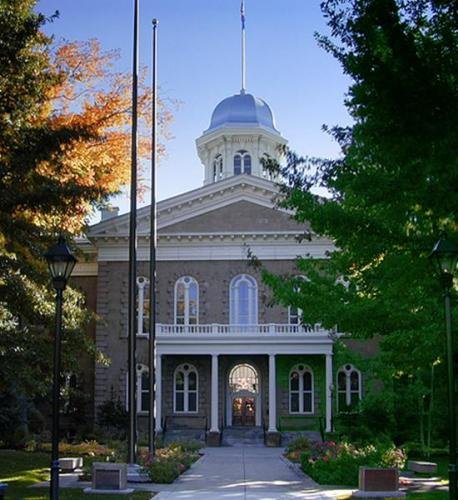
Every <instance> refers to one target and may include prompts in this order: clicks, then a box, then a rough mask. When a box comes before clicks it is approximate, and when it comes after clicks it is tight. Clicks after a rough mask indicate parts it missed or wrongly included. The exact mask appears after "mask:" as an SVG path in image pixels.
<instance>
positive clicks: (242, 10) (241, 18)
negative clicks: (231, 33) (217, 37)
mask: <svg viewBox="0 0 458 500" xmlns="http://www.w3.org/2000/svg"><path fill="white" fill-rule="evenodd" d="M240 20H241V21H242V89H241V91H240V93H241V94H244V93H245V85H246V81H245V79H246V66H245V2H244V0H242V2H241V4H240Z"/></svg>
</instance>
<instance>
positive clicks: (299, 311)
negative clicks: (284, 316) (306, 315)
mask: <svg viewBox="0 0 458 500" xmlns="http://www.w3.org/2000/svg"><path fill="white" fill-rule="evenodd" d="M293 311H296V312H295V313H294V314H293ZM293 319H294V321H293ZM288 324H289V325H301V324H302V309H299V308H298V307H294V306H288Z"/></svg>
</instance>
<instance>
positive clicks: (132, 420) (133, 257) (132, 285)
mask: <svg viewBox="0 0 458 500" xmlns="http://www.w3.org/2000/svg"><path fill="white" fill-rule="evenodd" d="M138 2H139V0H134V36H133V64H132V145H131V153H132V155H131V172H130V217H129V314H128V323H129V327H128V360H127V363H128V388H129V405H128V406H129V429H128V437H127V446H128V450H127V461H128V462H129V463H130V464H134V463H135V462H136V459H137V457H136V455H137V390H136V389H137V388H136V366H135V364H136V359H135V348H136V345H135V344H136V333H137V332H136V331H135V327H136V321H135V319H136V318H135V316H136V307H135V302H136V301H135V298H136V280H137V136H138V133H137V94H138Z"/></svg>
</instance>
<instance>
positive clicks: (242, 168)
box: [232, 149, 253, 175]
mask: <svg viewBox="0 0 458 500" xmlns="http://www.w3.org/2000/svg"><path fill="white" fill-rule="evenodd" d="M236 156H240V174H247V175H251V174H252V172H253V159H252V157H251V154H250V152H249V151H246V150H244V149H240V150H239V151H236V152H235V155H234V158H233V162H232V163H233V165H232V166H233V172H234V175H240V174H236V173H235V158H236ZM248 158H249V161H250V172H249V173H247V172H246V170H245V159H248Z"/></svg>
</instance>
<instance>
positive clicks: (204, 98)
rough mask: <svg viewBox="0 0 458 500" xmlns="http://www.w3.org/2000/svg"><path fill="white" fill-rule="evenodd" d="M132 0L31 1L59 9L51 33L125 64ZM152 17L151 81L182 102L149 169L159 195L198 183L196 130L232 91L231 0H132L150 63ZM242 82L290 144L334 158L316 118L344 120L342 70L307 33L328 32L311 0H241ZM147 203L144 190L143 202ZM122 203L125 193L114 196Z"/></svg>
mask: <svg viewBox="0 0 458 500" xmlns="http://www.w3.org/2000/svg"><path fill="white" fill-rule="evenodd" d="M132 5H133V1H132V0H76V1H75V0H39V2H38V7H37V9H38V10H39V11H41V12H42V13H44V14H47V15H50V14H52V13H53V12H54V11H55V10H59V12H60V17H59V19H57V20H56V21H54V23H52V24H51V25H48V28H47V31H48V32H49V33H52V34H54V35H55V36H56V38H58V39H59V38H65V39H67V40H86V39H89V38H94V37H95V38H98V39H99V40H100V42H101V43H102V46H103V48H104V49H107V50H108V49H120V51H121V59H120V61H119V69H121V70H125V71H130V69H131V64H132V63H131V60H132V10H133V7H132ZM154 17H156V18H157V19H158V20H159V30H158V37H159V41H158V82H159V84H160V87H161V92H162V94H163V95H164V96H169V97H171V98H173V99H177V100H179V101H181V105H180V107H179V109H178V110H177V111H176V112H175V120H174V123H173V124H172V127H171V131H172V134H173V136H174V138H173V139H172V140H170V141H168V142H167V149H168V154H167V157H166V158H165V159H163V160H162V161H161V164H160V166H159V170H158V198H159V199H164V198H167V197H169V196H172V195H175V194H179V193H181V192H184V191H187V190H189V189H193V188H197V187H199V186H201V185H202V180H203V167H202V165H201V164H200V161H199V159H198V157H197V153H196V148H195V142H194V141H195V139H196V138H197V137H198V136H199V135H200V134H201V133H202V132H203V131H204V130H205V129H206V128H208V125H209V121H210V116H211V113H212V111H213V109H214V108H215V106H216V105H217V104H218V102H219V101H221V100H222V99H224V98H225V97H227V96H229V95H232V94H235V93H237V92H238V91H239V90H240V80H241V76H240V0H148V1H147V0H140V62H141V64H143V65H146V66H149V67H150V59H151V20H152V19H153V18H154ZM245 17H246V40H247V85H246V87H247V91H248V92H251V93H253V94H254V95H257V96H259V97H261V98H263V99H265V100H266V101H267V102H268V103H269V105H270V106H271V108H272V110H273V112H274V114H275V118H276V123H277V128H278V129H279V130H280V132H281V133H282V135H283V136H284V137H285V138H286V139H288V141H289V145H290V146H291V147H292V148H293V149H294V150H296V151H297V152H298V153H301V154H307V155H312V156H326V157H331V156H332V157H334V156H336V155H337V154H338V148H337V146H336V144H335V143H334V141H333V140H332V138H330V137H329V136H328V135H327V134H325V133H323V132H322V131H321V126H322V125H323V124H328V125H335V124H346V123H348V122H349V117H348V115H347V113H346V110H345V108H344V105H343V100H344V96H345V92H346V90H347V88H348V83H349V81H348V78H347V77H345V76H344V75H343V74H342V70H341V68H340V66H339V64H338V63H337V61H335V60H334V59H333V57H332V56H331V55H329V54H327V53H326V52H325V51H324V50H323V49H321V48H319V47H318V45H317V43H316V41H315V39H314V37H313V34H314V32H315V31H318V32H320V33H327V32H328V29H327V26H326V23H325V20H324V18H323V16H322V14H321V11H320V9H319V0H245ZM147 202H148V196H147V197H146V198H145V200H144V201H143V203H142V204H144V203H147ZM113 203H114V204H116V205H119V206H120V207H121V212H125V211H127V209H128V202H127V200H126V197H120V198H118V199H116V200H113Z"/></svg>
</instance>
